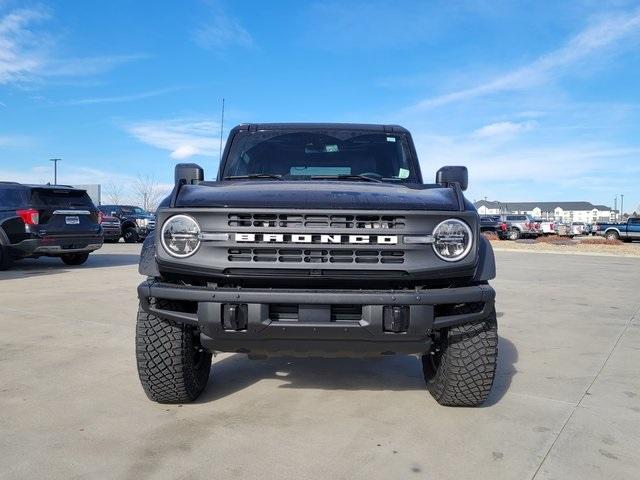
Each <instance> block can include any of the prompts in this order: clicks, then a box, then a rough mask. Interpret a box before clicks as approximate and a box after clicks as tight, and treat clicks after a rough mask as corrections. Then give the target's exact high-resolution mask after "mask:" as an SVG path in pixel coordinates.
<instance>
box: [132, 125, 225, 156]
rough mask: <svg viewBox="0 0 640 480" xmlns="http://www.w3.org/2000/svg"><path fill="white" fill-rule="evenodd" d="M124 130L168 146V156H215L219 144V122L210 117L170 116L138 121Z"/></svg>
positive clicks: (147, 140)
mask: <svg viewBox="0 0 640 480" xmlns="http://www.w3.org/2000/svg"><path fill="white" fill-rule="evenodd" d="M126 130H127V131H128V132H129V133H130V134H132V135H133V136H134V137H136V138H137V139H138V140H140V141H141V142H143V143H146V144H147V145H151V146H153V147H156V148H160V149H163V150H168V151H169V152H171V153H170V156H171V158H174V159H176V160H182V159H185V158H189V157H192V156H194V155H205V156H215V155H218V152H219V148H220V138H219V135H220V125H219V124H218V123H216V122H214V121H212V120H209V119H173V120H153V121H145V122H138V123H134V124H131V125H128V126H126Z"/></svg>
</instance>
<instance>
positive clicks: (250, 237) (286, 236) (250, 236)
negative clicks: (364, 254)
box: [234, 233, 398, 245]
mask: <svg viewBox="0 0 640 480" xmlns="http://www.w3.org/2000/svg"><path fill="white" fill-rule="evenodd" d="M234 238H235V241H236V242H251V243H321V244H356V245H362V244H374V245H396V244H397V243H398V236H397V235H324V234H323V235H316V234H308V233H304V234H298V233H236V234H234Z"/></svg>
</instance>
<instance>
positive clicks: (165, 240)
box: [160, 215, 200, 258]
mask: <svg viewBox="0 0 640 480" xmlns="http://www.w3.org/2000/svg"><path fill="white" fill-rule="evenodd" d="M160 240H161V241H162V246H163V247H164V249H165V250H166V251H167V253H168V254H169V255H172V256H174V257H178V258H185V257H189V256H191V255H193V254H194V253H196V250H198V247H199V246H200V225H198V222H196V221H195V220H194V219H193V218H191V217H190V216H188V215H175V216H173V217H171V218H169V220H167V221H166V222H164V225H163V226H162V233H161V235H160Z"/></svg>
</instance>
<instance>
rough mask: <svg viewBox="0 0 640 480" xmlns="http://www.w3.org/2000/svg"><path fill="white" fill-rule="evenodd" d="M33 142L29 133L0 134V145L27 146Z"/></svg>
mask: <svg viewBox="0 0 640 480" xmlns="http://www.w3.org/2000/svg"><path fill="white" fill-rule="evenodd" d="M32 142H33V141H32V139H31V137H29V136H27V135H13V134H12V135H0V147H27V146H29V145H31V144H32Z"/></svg>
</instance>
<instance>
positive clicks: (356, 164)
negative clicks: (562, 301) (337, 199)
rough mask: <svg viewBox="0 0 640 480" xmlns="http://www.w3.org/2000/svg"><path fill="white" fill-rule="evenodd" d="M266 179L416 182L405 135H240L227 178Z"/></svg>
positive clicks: (347, 132)
mask: <svg viewBox="0 0 640 480" xmlns="http://www.w3.org/2000/svg"><path fill="white" fill-rule="evenodd" d="M261 173H262V174H271V175H280V176H282V177H283V178H285V179H287V180H304V179H309V178H310V177H313V176H319V175H332V176H333V175H363V174H366V175H370V176H371V177H374V178H380V179H384V180H387V181H394V182H409V181H414V182H415V181H416V174H415V172H413V166H412V163H411V162H410V158H409V146H408V143H407V140H406V138H405V137H404V136H403V135H391V134H385V133H366V132H362V131H358V130H324V131H314V132H305V131H301V132H291V131H274V130H271V131H259V132H252V133H248V132H247V133H241V134H239V135H236V136H235V138H234V140H233V143H232V145H231V148H230V151H229V155H228V159H227V161H226V164H225V167H224V172H223V175H222V176H223V177H229V176H238V175H251V174H261Z"/></svg>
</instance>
